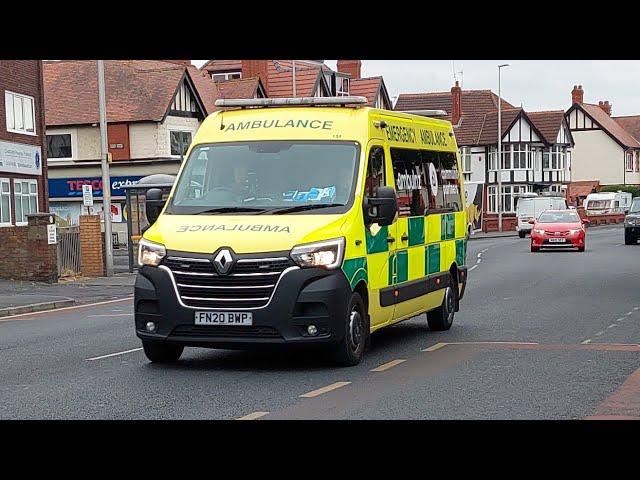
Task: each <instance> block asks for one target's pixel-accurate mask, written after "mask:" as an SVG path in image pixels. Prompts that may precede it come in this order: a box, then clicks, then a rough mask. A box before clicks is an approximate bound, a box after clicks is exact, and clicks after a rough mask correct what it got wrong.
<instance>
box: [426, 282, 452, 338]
mask: <svg viewBox="0 0 640 480" xmlns="http://www.w3.org/2000/svg"><path fill="white" fill-rule="evenodd" d="M457 302H458V284H457V283H455V280H454V279H453V277H452V276H451V275H450V276H449V286H448V287H447V288H445V290H444V298H443V299H442V305H440V306H439V307H438V308H436V309H435V310H432V311H430V312H428V313H427V323H428V324H429V329H430V330H433V331H438V332H439V331H443V330H449V329H450V328H451V325H453V316H454V315H455V310H456V304H457Z"/></svg>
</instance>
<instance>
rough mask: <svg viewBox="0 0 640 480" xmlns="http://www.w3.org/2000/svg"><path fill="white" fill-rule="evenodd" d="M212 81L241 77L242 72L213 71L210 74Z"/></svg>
mask: <svg viewBox="0 0 640 480" xmlns="http://www.w3.org/2000/svg"><path fill="white" fill-rule="evenodd" d="M211 78H212V79H213V81H214V82H224V81H226V80H236V79H238V78H242V72H228V73H214V74H212V75H211Z"/></svg>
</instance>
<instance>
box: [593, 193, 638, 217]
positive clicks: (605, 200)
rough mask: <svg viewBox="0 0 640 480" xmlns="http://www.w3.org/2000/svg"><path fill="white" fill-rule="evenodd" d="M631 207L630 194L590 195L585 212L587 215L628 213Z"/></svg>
mask: <svg viewBox="0 0 640 480" xmlns="http://www.w3.org/2000/svg"><path fill="white" fill-rule="evenodd" d="M630 206H631V194H630V193H629V192H601V193H590V194H589V195H587V198H585V200H584V210H585V212H586V213H587V215H609V214H615V213H627V212H628V211H629V207H630Z"/></svg>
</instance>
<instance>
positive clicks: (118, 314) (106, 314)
mask: <svg viewBox="0 0 640 480" xmlns="http://www.w3.org/2000/svg"><path fill="white" fill-rule="evenodd" d="M88 316H89V317H133V313H105V314H99V315H88Z"/></svg>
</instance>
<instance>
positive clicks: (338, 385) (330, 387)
mask: <svg viewBox="0 0 640 480" xmlns="http://www.w3.org/2000/svg"><path fill="white" fill-rule="evenodd" d="M350 383H351V382H336V383H332V384H331V385H327V386H326V387H322V388H318V389H317V390H312V391H311V392H309V393H305V394H302V395H300V397H301V398H313V397H318V396H320V395H322V394H323V393H327V392H331V391H332V390H337V389H338V388H342V387H344V386H345V385H349V384H350Z"/></svg>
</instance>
